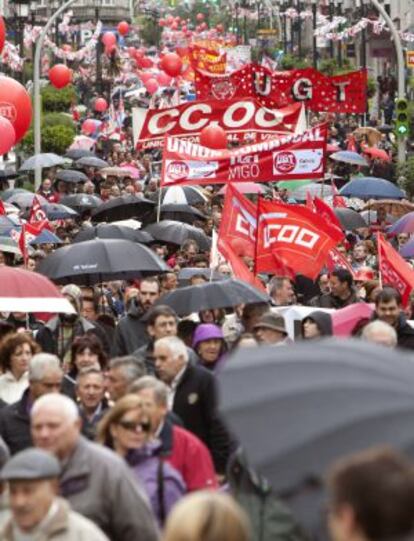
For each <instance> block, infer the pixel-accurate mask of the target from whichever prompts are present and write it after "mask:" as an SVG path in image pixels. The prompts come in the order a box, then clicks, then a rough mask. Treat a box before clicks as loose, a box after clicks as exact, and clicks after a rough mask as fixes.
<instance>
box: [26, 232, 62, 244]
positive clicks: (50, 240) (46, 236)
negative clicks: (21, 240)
mask: <svg viewBox="0 0 414 541" xmlns="http://www.w3.org/2000/svg"><path fill="white" fill-rule="evenodd" d="M29 244H32V245H33V246H38V245H40V244H63V241H62V240H61V239H60V238H59V237H58V236H57V235H55V234H54V233H52V232H51V231H49V230H48V229H43V230H42V232H41V233H39V235H37V237H35V238H34V239H33V240H31V241H30V242H29Z"/></svg>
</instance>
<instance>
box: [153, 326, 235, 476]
mask: <svg viewBox="0 0 414 541" xmlns="http://www.w3.org/2000/svg"><path fill="white" fill-rule="evenodd" d="M154 363H155V370H156V373H157V376H158V378H159V379H160V380H161V381H163V382H164V383H166V384H167V386H168V388H169V393H168V406H169V408H170V409H172V410H173V412H174V413H176V414H177V415H178V416H179V417H180V419H181V420H182V421H183V423H184V427H185V428H186V429H187V430H189V431H190V432H192V433H193V434H195V435H196V436H197V437H199V438H200V439H201V440H202V441H203V442H204V443H205V444H206V446H207V447H208V449H209V450H210V452H211V454H212V457H213V462H214V466H215V468H216V471H217V472H218V473H220V474H222V473H224V472H225V469H226V465H227V460H228V458H229V454H230V451H231V438H230V435H229V433H228V431H227V429H226V427H225V425H224V423H223V421H222V419H221V418H220V415H219V413H218V396H217V394H218V393H217V384H216V380H215V378H214V376H213V374H212V373H211V372H209V371H208V370H206V369H205V368H202V367H201V366H198V365H193V364H191V363H189V355H188V349H187V347H186V345H185V344H184V342H183V341H182V340H180V339H179V338H177V337H175V336H166V337H165V338H161V339H159V340H157V341H156V342H155V345H154Z"/></svg>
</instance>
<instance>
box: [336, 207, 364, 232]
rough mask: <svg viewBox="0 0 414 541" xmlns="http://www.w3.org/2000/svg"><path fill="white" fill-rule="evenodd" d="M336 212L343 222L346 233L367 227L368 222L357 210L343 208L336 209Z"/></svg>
mask: <svg viewBox="0 0 414 541" xmlns="http://www.w3.org/2000/svg"><path fill="white" fill-rule="evenodd" d="M334 212H335V214H336V217H337V218H338V220H339V221H340V222H341V226H342V229H343V230H344V231H353V230H354V229H359V228H361V227H367V223H366V221H365V220H364V218H363V217H362V216H361V215H360V214H358V212H357V211H356V210H352V209H345V208H343V209H342V208H341V209H334Z"/></svg>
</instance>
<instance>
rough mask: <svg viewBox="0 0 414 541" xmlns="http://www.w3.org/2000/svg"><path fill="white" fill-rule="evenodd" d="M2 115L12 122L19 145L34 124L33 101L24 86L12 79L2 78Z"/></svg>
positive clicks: (0, 106) (0, 99)
mask: <svg viewBox="0 0 414 541" xmlns="http://www.w3.org/2000/svg"><path fill="white" fill-rule="evenodd" d="M0 114H1V115H2V116H3V117H4V118H6V119H7V120H9V121H10V122H11V124H12V126H13V128H14V131H15V132H16V141H15V142H16V143H18V142H19V141H20V139H22V137H23V136H24V135H25V133H26V132H27V130H28V129H29V127H30V123H31V122H32V100H31V98H30V96H29V94H28V93H27V91H26V89H25V88H24V86H22V85H21V84H20V83H18V82H17V81H16V80H15V79H12V78H11V77H3V76H0Z"/></svg>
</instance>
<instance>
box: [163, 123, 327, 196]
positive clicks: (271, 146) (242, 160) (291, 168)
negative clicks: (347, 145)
mask: <svg viewBox="0 0 414 541" xmlns="http://www.w3.org/2000/svg"><path fill="white" fill-rule="evenodd" d="M326 137H327V128H326V126H325V125H323V126H317V127H315V128H312V129H310V130H307V131H305V132H304V133H303V134H300V135H286V136H282V137H279V138H274V139H271V140H269V141H263V142H262V143H257V144H255V145H246V146H243V147H240V148H235V149H233V150H212V149H210V148H206V147H202V146H200V145H195V144H194V143H189V142H187V141H183V140H181V139H178V138H176V137H167V138H166V144H165V147H164V152H163V162H162V173H161V185H162V186H173V185H178V184H217V183H218V184H228V183H229V182H243V181H249V182H252V181H253V182H271V181H277V180H295V179H296V180H297V179H303V178H306V179H311V178H322V177H323V176H324V173H325V161H326Z"/></svg>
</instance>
